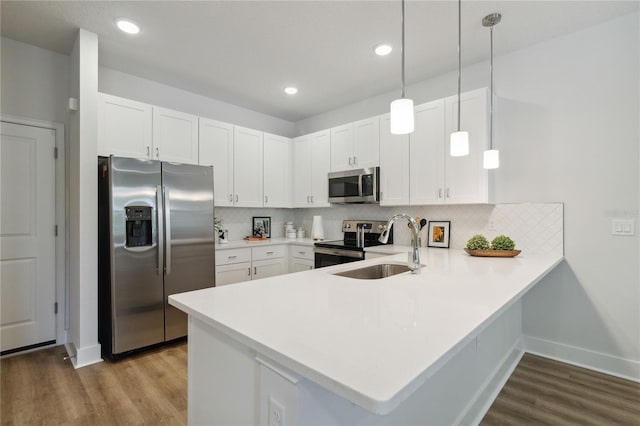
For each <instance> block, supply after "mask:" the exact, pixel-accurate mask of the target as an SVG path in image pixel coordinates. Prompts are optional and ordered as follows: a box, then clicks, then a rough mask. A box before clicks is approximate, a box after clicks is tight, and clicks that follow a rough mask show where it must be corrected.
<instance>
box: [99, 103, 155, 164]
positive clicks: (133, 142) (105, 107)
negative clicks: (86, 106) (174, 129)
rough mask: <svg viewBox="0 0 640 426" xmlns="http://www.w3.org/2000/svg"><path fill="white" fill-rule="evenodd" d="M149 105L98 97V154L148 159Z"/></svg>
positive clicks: (150, 120)
mask: <svg viewBox="0 0 640 426" xmlns="http://www.w3.org/2000/svg"><path fill="white" fill-rule="evenodd" d="M152 117H153V108H152V106H151V105H147V104H143V103H141V102H135V101H130V100H129V99H123V98H119V97H117V96H111V95H107V94H105V93H99V94H98V141H97V142H98V154H99V155H104V156H109V155H116V156H119V157H131V158H144V159H146V158H151V148H152V142H151V140H152V139H151V137H152V133H151V129H152Z"/></svg>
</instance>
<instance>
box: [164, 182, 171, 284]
mask: <svg viewBox="0 0 640 426" xmlns="http://www.w3.org/2000/svg"><path fill="white" fill-rule="evenodd" d="M164 222H165V225H164V226H165V238H166V246H165V252H166V255H165V260H164V262H165V267H164V270H165V274H167V275H169V274H170V273H171V196H170V193H169V188H165V189H164Z"/></svg>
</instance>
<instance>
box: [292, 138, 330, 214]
mask: <svg viewBox="0 0 640 426" xmlns="http://www.w3.org/2000/svg"><path fill="white" fill-rule="evenodd" d="M329 141H330V132H329V130H323V131H320V132H316V133H312V134H310V135H305V136H301V137H299V138H296V139H294V141H293V203H292V204H293V207H328V206H329V205H330V204H329V194H328V180H327V174H328V173H329V167H330V166H329V163H330V142H329Z"/></svg>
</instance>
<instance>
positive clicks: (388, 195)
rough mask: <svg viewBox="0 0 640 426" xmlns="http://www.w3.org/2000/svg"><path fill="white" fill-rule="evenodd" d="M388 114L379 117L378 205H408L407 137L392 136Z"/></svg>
mask: <svg viewBox="0 0 640 426" xmlns="http://www.w3.org/2000/svg"><path fill="white" fill-rule="evenodd" d="M390 123H391V120H390V118H389V114H386V115H383V116H382V117H380V205H381V206H402V205H405V206H406V205H408V204H409V135H393V134H391V127H390Z"/></svg>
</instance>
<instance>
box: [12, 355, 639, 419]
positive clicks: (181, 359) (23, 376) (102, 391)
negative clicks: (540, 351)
mask: <svg viewBox="0 0 640 426" xmlns="http://www.w3.org/2000/svg"><path fill="white" fill-rule="evenodd" d="M65 355H66V353H65V351H64V348H63V347H61V346H58V347H56V348H51V349H45V350H42V351H38V352H33V353H29V354H25V355H18V356H15V357H11V358H6V359H3V360H0V375H1V388H0V398H1V400H2V403H1V406H0V420H1V421H0V423H1V424H2V425H82V426H84V425H118V426H120V425H181V424H186V421H187V346H186V344H178V345H174V346H171V347H167V348H164V349H159V350H155V351H152V352H147V353H144V354H139V355H135V356H133V357H130V358H125V359H123V360H121V361H118V362H102V363H99V364H95V365H91V366H88V367H84V368H81V369H79V370H74V369H73V367H72V366H71V363H70V362H69V361H63V357H64V356H65ZM523 424H536V425H542V424H548V425H570V424H575V425H614V424H615V425H640V384H638V383H634V382H630V381H626V380H623V379H618V378H615V377H611V376H607V375H605V374H601V373H596V372H593V371H590V370H585V369H582V368H578V367H574V366H571V365H567V364H563V363H560V362H556V361H552V360H548V359H545V358H540V357H537V356H533V355H529V354H526V355H525V356H524V357H523V358H522V360H521V361H520V363H519V364H518V367H517V368H516V370H515V371H514V373H513V374H512V376H511V378H510V379H509V381H508V382H507V384H506V385H505V387H504V388H503V389H502V391H501V392H500V395H499V396H498V398H497V399H496V401H495V402H494V404H493V405H492V406H491V409H490V410H489V412H488V413H487V414H486V416H485V418H484V419H483V421H482V425H523Z"/></svg>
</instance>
